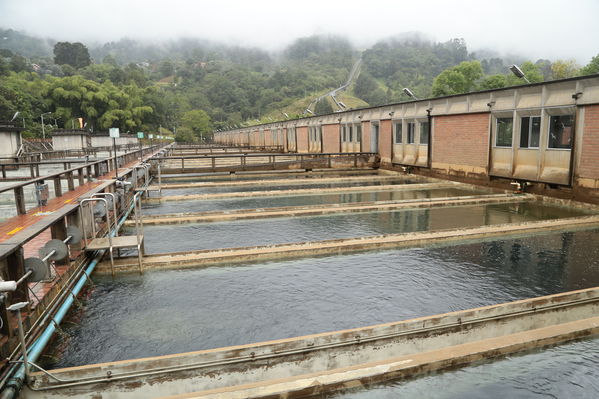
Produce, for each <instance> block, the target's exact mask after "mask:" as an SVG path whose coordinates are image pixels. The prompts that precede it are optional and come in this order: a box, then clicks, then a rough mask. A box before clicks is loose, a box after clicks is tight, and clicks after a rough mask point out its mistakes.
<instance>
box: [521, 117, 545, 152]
mask: <svg viewBox="0 0 599 399" xmlns="http://www.w3.org/2000/svg"><path fill="white" fill-rule="evenodd" d="M540 136H541V117H540V116H524V117H522V119H521V120H520V148H539V137H540Z"/></svg>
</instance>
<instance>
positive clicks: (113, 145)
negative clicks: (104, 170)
mask: <svg viewBox="0 0 599 399" xmlns="http://www.w3.org/2000/svg"><path fill="white" fill-rule="evenodd" d="M112 148H114V178H115V179H118V178H119V163H118V161H117V157H116V138H115V137H113V138H112Z"/></svg>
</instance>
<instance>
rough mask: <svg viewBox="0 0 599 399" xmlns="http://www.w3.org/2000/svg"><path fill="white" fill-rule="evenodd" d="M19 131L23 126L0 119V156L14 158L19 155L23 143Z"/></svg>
mask: <svg viewBox="0 0 599 399" xmlns="http://www.w3.org/2000/svg"><path fill="white" fill-rule="evenodd" d="M21 131H23V128H20V127H18V126H17V125H16V124H14V123H13V122H10V121H1V120H0V158H14V157H17V156H18V155H19V151H20V150H21V145H22V144H23V142H22V139H21Z"/></svg>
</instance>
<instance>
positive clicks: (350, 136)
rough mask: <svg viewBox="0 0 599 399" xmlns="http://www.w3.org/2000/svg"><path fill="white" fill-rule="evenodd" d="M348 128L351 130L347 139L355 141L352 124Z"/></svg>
mask: <svg viewBox="0 0 599 399" xmlns="http://www.w3.org/2000/svg"><path fill="white" fill-rule="evenodd" d="M347 129H348V131H349V135H348V138H347V141H348V142H350V143H351V142H352V141H354V137H353V136H354V132H353V128H352V126H351V125H350V126H348V127H347Z"/></svg>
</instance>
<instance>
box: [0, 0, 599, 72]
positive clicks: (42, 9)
mask: <svg viewBox="0 0 599 399" xmlns="http://www.w3.org/2000/svg"><path fill="white" fill-rule="evenodd" d="M0 15H2V16H3V22H2V25H3V26H4V27H5V28H13V29H16V30H21V31H25V32H27V33H29V34H32V35H36V36H39V37H42V38H53V39H55V40H69V41H82V42H85V43H87V44H88V45H89V46H90V47H96V44H98V43H105V42H110V41H118V40H120V39H122V38H125V37H126V38H131V39H135V40H144V41H150V42H152V43H156V42H166V41H168V40H170V39H178V38H182V37H188V38H201V39H204V40H210V41H213V42H217V43H226V44H228V45H239V46H243V47H248V46H249V47H254V46H257V47H259V48H262V49H265V50H268V51H272V50H281V49H283V48H284V47H286V46H287V45H289V43H291V42H292V41H293V40H295V39H297V38H299V37H305V36H310V35H313V34H334V35H340V36H343V37H347V38H348V39H349V40H350V41H351V42H352V43H354V44H355V46H357V47H358V48H362V47H369V46H372V45H373V44H374V43H375V42H377V41H379V40H381V39H382V38H385V37H391V36H394V35H396V34H398V33H399V32H409V31H418V32H425V33H426V35H427V37H429V38H430V39H432V40H434V41H440V42H444V41H447V40H450V39H452V38H456V37H459V38H464V39H465V40H466V42H467V43H468V44H469V47H470V49H472V50H477V49H487V48H488V49H493V50H494V51H496V52H498V53H499V54H508V53H509V54H523V55H526V57H527V58H529V59H533V58H534V59H538V58H563V59H570V58H574V59H576V60H577V62H578V63H579V64H586V63H587V62H588V61H589V60H590V59H591V57H592V56H593V55H595V54H596V53H597V50H598V49H597V42H596V38H597V37H599V24H597V23H596V16H597V15H599V2H597V1H596V0H577V1H575V2H573V1H566V0H531V1H521V0H518V1H516V0H503V1H501V2H480V1H475V0H455V1H451V2H448V1H443V0H431V1H427V2H404V1H389V0H372V1H369V2H364V3H358V2H347V1H341V0H328V1H316V0H303V1H302V2H300V3H292V2H280V1H273V0H262V1H253V2H247V1H241V0H221V1H218V2H203V1H202V2H200V1H192V0H171V1H168V2H163V1H158V0H127V1H123V0H102V1H99V0H87V1H78V0H55V1H52V2H45V1H38V0H2V1H1V2H0Z"/></svg>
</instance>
